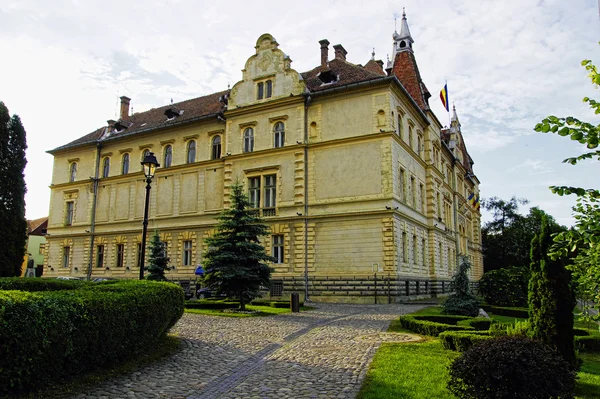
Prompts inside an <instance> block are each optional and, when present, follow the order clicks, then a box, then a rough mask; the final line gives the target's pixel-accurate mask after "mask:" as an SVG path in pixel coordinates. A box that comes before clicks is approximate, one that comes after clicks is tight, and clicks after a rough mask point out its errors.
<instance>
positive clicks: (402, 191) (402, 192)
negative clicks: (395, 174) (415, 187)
mask: <svg viewBox="0 0 600 399" xmlns="http://www.w3.org/2000/svg"><path fill="white" fill-rule="evenodd" d="M400 200H401V201H404V202H406V172H405V171H404V169H400Z"/></svg>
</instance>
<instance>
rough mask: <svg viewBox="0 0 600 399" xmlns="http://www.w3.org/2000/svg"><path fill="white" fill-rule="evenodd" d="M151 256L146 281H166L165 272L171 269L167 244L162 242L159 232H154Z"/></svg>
mask: <svg viewBox="0 0 600 399" xmlns="http://www.w3.org/2000/svg"><path fill="white" fill-rule="evenodd" d="M149 249H150V254H149V255H148V263H149V265H148V276H147V277H146V279H148V280H155V281H165V280H167V278H166V277H165V270H168V269H169V266H168V265H169V257H168V256H167V253H166V250H165V243H164V242H162V241H161V240H160V236H159V235H158V230H154V235H152V239H151V240H150V245H149Z"/></svg>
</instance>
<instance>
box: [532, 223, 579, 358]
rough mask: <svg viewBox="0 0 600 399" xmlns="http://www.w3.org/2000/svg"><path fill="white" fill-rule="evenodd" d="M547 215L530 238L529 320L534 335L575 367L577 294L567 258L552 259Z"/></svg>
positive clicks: (533, 336)
mask: <svg viewBox="0 0 600 399" xmlns="http://www.w3.org/2000/svg"><path fill="white" fill-rule="evenodd" d="M550 234H551V231H550V226H549V223H548V219H547V218H546V217H544V218H543V219H542V228H541V230H540V233H539V234H538V235H536V236H535V237H534V238H533V240H532V241H531V266H530V267H531V278H530V280H529V324H530V329H531V336H532V338H534V339H537V340H540V341H542V342H543V343H545V344H546V345H548V346H550V347H551V348H554V349H555V350H556V351H558V352H559V353H560V354H561V355H562V356H563V357H564V358H565V360H566V361H567V362H569V364H570V365H571V367H576V364H577V362H576V358H575V347H574V343H573V309H574V307H575V304H576V301H575V294H574V292H573V291H572V289H571V274H570V272H569V271H568V270H567V269H566V267H565V266H566V261H565V260H564V259H562V260H561V259H559V260H552V259H551V258H550V257H549V256H548V250H549V248H550V246H551V245H552V242H553V241H552V238H551V236H550Z"/></svg>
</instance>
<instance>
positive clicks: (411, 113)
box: [44, 34, 483, 280]
mask: <svg viewBox="0 0 600 399" xmlns="http://www.w3.org/2000/svg"><path fill="white" fill-rule="evenodd" d="M340 47H341V46H340ZM336 57H337V50H336ZM343 57H344V59H343V60H341V59H340V60H338V61H339V63H340V64H341V62H342V61H343V62H346V61H345V54H343ZM325 67H326V66H324V68H325ZM268 82H270V83H268ZM261 83H262V84H263V85H262V86H261V87H262V89H259V88H258V87H259V86H258V85H259V84H261ZM267 85H269V86H270V87H269V89H270V91H269V92H268V93H269V94H270V95H269V96H268V97H267V96H266V93H267V91H266V90H267ZM307 85H308V83H307V82H306V81H305V79H303V76H302V75H301V74H299V73H298V72H296V71H295V70H294V69H292V68H291V59H290V58H289V57H288V56H286V55H285V54H284V53H283V51H281V50H280V49H279V45H278V43H277V42H276V41H275V39H274V38H273V37H272V36H270V35H268V34H265V35H263V36H261V37H260V38H259V39H258V41H257V43H256V53H255V54H254V55H252V56H251V57H250V58H249V59H248V61H247V63H246V65H245V68H244V70H243V75H242V80H241V81H239V82H238V83H236V84H235V85H234V86H233V87H232V89H231V91H230V92H228V93H227V95H226V96H225V99H224V101H223V103H224V104H226V106H224V107H223V112H222V113H220V114H219V115H218V117H216V118H204V119H203V118H197V119H196V120H194V119H193V118H191V119H190V120H189V121H187V122H185V123H178V124H173V125H172V126H171V125H169V124H168V123H167V122H168V121H167V122H165V123H164V126H163V125H161V126H160V127H157V128H152V129H143V127H142V126H143V125H140V128H139V129H138V130H137V131H135V132H134V133H135V134H133V133H132V134H121V135H120V136H119V135H112V136H111V134H110V133H111V131H110V129H111V128H110V126H109V127H107V128H106V129H105V130H104V132H105V133H103V134H102V136H100V137H99V138H98V139H94V140H87V141H85V140H83V141H82V142H81V143H75V144H69V145H66V146H63V147H59V148H57V149H55V150H52V151H51V153H52V154H53V155H54V168H53V177H52V185H51V192H52V194H51V204H50V216H49V222H48V233H49V234H48V236H47V245H46V253H45V261H44V264H45V271H44V276H59V275H74V276H85V275H86V273H87V272H88V269H89V270H91V275H92V276H93V277H99V276H109V277H118V278H136V277H137V276H138V275H139V268H138V264H139V259H138V258H139V244H140V243H141V227H142V218H143V213H144V195H145V185H146V184H145V181H144V176H143V173H142V170H141V165H140V161H141V159H142V158H143V155H144V152H145V151H147V150H149V151H152V152H154V153H155V155H156V157H157V159H158V160H159V162H160V163H161V165H163V167H160V168H158V169H157V172H156V176H155V177H154V179H153V181H152V189H151V197H150V207H149V225H148V231H149V232H150V234H149V236H150V235H151V232H152V231H153V230H154V229H158V230H159V231H160V233H161V238H162V239H163V241H165V242H166V243H167V248H168V255H169V256H170V258H171V265H172V266H174V267H175V268H174V269H173V270H171V271H169V272H167V273H168V277H169V278H172V279H184V278H188V279H189V278H192V279H193V278H194V274H193V273H194V269H195V267H196V265H199V264H201V263H202V253H203V252H204V250H205V249H206V248H205V244H204V239H205V238H206V237H208V236H209V235H210V234H212V232H213V231H214V228H215V224H216V220H215V216H216V215H217V214H218V213H219V212H220V211H221V210H222V209H223V208H224V207H227V206H228V204H229V192H230V186H231V184H232V183H233V182H235V181H241V182H242V183H244V184H245V186H246V188H247V189H248V190H249V191H250V190H251V189H252V187H254V193H255V195H257V196H259V197H260V199H257V208H260V209H261V210H262V215H263V216H264V218H265V221H266V223H267V224H268V225H269V226H270V227H271V230H272V234H273V236H272V237H264V240H263V244H264V245H265V247H266V248H267V251H269V253H273V251H274V248H273V246H278V247H281V248H282V249H283V258H282V259H281V262H280V263H275V264H273V265H272V266H273V267H274V269H275V273H274V275H273V278H274V279H277V278H283V277H299V278H301V277H304V275H305V273H306V272H308V275H309V277H315V276H327V277H332V278H335V277H352V276H355V277H361V276H371V275H373V273H374V272H378V273H381V274H384V275H390V276H396V277H414V278H420V279H424V280H444V279H448V278H449V277H451V276H452V274H453V272H454V270H455V269H456V259H457V255H458V254H465V255H469V256H470V257H471V260H472V262H473V266H474V267H473V270H472V277H473V278H474V279H478V278H479V277H480V276H481V275H482V273H483V264H482V257H481V238H480V231H479V226H480V214H479V212H478V211H477V210H476V209H475V208H474V207H473V206H471V205H470V204H468V202H467V196H468V195H470V193H475V194H476V195H479V194H478V192H479V189H478V184H479V182H478V180H477V178H476V177H475V176H474V175H472V174H469V173H468V172H469V170H468V168H466V167H465V166H464V162H462V161H463V159H461V158H462V157H464V154H466V152H465V153H459V151H458V150H456V149H455V150H452V149H450V148H449V146H448V145H447V143H446V142H445V141H444V133H443V132H442V126H441V124H440V123H439V121H438V120H437V118H436V117H435V116H434V115H433V114H432V113H431V111H429V110H423V109H420V108H419V107H418V106H416V104H415V102H414V101H412V100H411V98H410V96H409V94H408V93H407V92H406V90H403V87H402V84H401V83H400V82H399V81H398V79H396V78H393V77H385V76H382V77H381V78H375V77H374V78H373V79H371V80H369V81H367V82H363V84H360V83H358V84H356V83H354V84H347V85H337V86H335V85H332V87H331V88H330V89H327V88H325V89H322V90H319V91H310V90H308V89H307ZM257 90H263V92H262V94H263V95H262V97H263V98H259V97H260V95H259V94H257ZM175 106H177V107H178V109H179V110H183V112H189V110H186V109H185V104H184V103H181V104H175ZM176 111H177V110H176ZM179 112H181V111H179ZM181 115H186V114H185V113H181ZM133 117H135V118H138V119H141V118H143V117H144V114H143V113H141V114H134V115H133ZM166 119H167V117H166V116H165V120H166ZM173 119H175V121H177V116H176V117H175V118H173ZM170 120H171V119H169V121H170ZM282 126H283V129H284V130H283V131H284V134H283V135H277V134H276V131H277V129H281V127H282ZM248 129H250V130H251V131H252V133H253V136H252V146H253V148H248V146H249V145H250V144H249V141H248V137H246V135H247V134H249V133H248V132H249V131H250V130H248ZM277 133H281V131H277ZM453 133H454V135H453V139H454V142H455V143H456V142H461V141H462V135H461V133H460V125H459V123H458V119H456V120H453ZM282 136H283V137H284V138H283V140H282V141H279V140H281V139H282ZM216 137H218V139H220V142H221V148H220V154H219V155H220V156H219V157H216V159H212V158H215V157H214V155H215V154H214V153H213V151H215V147H214V146H213V144H214V143H215V138H216ZM192 141H193V142H194V144H195V157H193V159H192V162H190V163H188V162H187V161H188V155H189V147H190V145H191V144H190V143H191V142H192ZM446 141H447V140H446ZM278 144H283V145H282V146H280V145H278ZM167 147H170V148H171V153H172V164H171V166H169V167H164V166H165V161H166V159H165V156H166V151H167ZM126 155H127V156H128V158H129V168H128V170H127V171H126V172H127V173H123V172H124V170H123V168H124V166H123V163H124V162H126V160H125V158H126ZM467 156H468V155H467ZM106 160H108V161H106ZM105 162H108V163H109V167H108V174H107V176H106V177H104V174H105V171H106V170H105ZM74 164H75V165H76V166H75V167H74V166H73V165H74ZM73 169H75V172H73ZM96 176H97V178H95V177H96ZM90 177H92V178H90ZM73 178H74V179H73ZM71 180H73V181H71ZM253 185H254V186H253ZM257 193H258V194H257ZM256 198H258V197H256ZM279 240H281V241H279ZM92 242H93V246H92Z"/></svg>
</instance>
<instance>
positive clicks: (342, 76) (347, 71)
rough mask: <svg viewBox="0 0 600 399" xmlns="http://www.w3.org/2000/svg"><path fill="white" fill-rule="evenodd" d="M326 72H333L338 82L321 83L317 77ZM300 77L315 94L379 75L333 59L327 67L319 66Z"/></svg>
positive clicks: (378, 76) (358, 66)
mask: <svg viewBox="0 0 600 399" xmlns="http://www.w3.org/2000/svg"><path fill="white" fill-rule="evenodd" d="M326 71H331V72H333V73H334V74H335V75H336V76H337V77H338V80H337V81H335V82H332V83H323V81H321V79H319V77H318V75H319V73H321V72H326ZM302 77H303V78H304V81H305V82H306V87H308V90H310V91H312V92H315V91H320V90H324V89H329V88H331V87H339V86H344V85H347V84H350V83H358V82H364V81H367V80H371V79H376V78H380V77H381V75H378V74H376V73H375V72H371V71H369V70H367V69H365V68H364V67H362V66H360V65H355V64H352V63H350V62H348V61H344V60H339V59H333V60H331V61H329V62H328V64H327V66H321V65H319V66H318V67H316V68H314V69H312V70H310V71H308V72H303V73H302Z"/></svg>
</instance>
